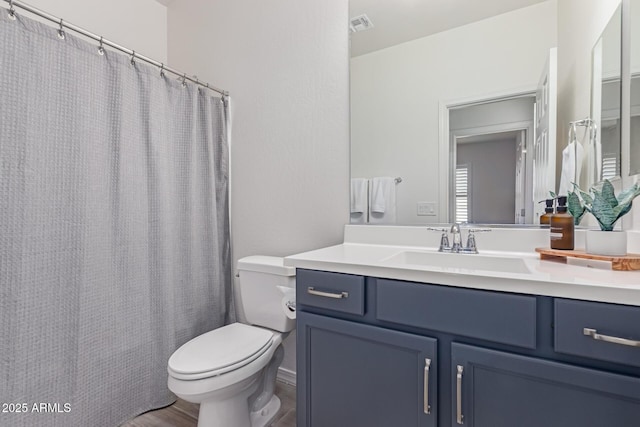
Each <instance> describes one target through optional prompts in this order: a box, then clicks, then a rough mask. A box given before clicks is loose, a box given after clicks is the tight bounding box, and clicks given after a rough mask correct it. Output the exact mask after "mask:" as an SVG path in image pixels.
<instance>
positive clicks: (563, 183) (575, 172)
mask: <svg viewBox="0 0 640 427" xmlns="http://www.w3.org/2000/svg"><path fill="white" fill-rule="evenodd" d="M576 151H577V159H576ZM583 158H584V149H583V148H582V144H580V143H579V142H575V141H572V142H570V143H569V145H567V146H566V147H565V149H564V150H562V172H561V174H560V188H559V189H558V194H560V195H562V196H566V195H568V194H569V192H570V191H573V184H572V182H575V183H576V184H578V183H579V181H580V173H581V172H582V159H583ZM576 160H577V161H576Z"/></svg>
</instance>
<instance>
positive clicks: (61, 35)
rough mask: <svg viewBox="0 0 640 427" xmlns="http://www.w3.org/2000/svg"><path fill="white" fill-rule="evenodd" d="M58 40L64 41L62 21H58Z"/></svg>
mask: <svg viewBox="0 0 640 427" xmlns="http://www.w3.org/2000/svg"><path fill="white" fill-rule="evenodd" d="M58 38H60V40H64V38H65V34H64V24H63V23H62V19H60V29H59V30H58Z"/></svg>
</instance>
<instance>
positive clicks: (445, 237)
mask: <svg viewBox="0 0 640 427" xmlns="http://www.w3.org/2000/svg"><path fill="white" fill-rule="evenodd" d="M428 230H432V231H441V232H442V235H441V236H440V247H439V248H438V252H447V253H456V254H459V253H462V254H477V253H478V246H477V245H476V235H475V233H477V232H484V231H491V229H489V228H470V229H469V232H468V234H467V244H466V246H462V232H461V229H460V223H457V222H456V223H454V224H452V225H451V229H450V230H448V232H449V233H451V240H452V241H453V243H452V244H451V245H449V234H448V233H447V229H446V228H432V227H428Z"/></svg>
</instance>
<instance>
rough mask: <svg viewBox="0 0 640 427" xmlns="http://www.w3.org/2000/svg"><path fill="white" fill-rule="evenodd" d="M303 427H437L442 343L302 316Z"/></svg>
mask: <svg viewBox="0 0 640 427" xmlns="http://www.w3.org/2000/svg"><path fill="white" fill-rule="evenodd" d="M297 346H298V351H297V355H298V360H297V364H298V366H297V372H298V375H297V378H298V385H297V393H298V408H297V417H298V420H297V421H298V426H299V427H302V426H307V427H347V426H348V427H390V426H402V427H412V426H420V427H435V426H436V425H437V417H438V411H437V409H438V401H437V395H438V392H437V390H438V384H437V382H438V379H437V341H436V340H435V339H432V338H426V337H421V336H417V335H412V334H407V333H404V332H397V331H392V330H388V329H383V328H379V327H374V326H369V325H363V324H357V323H353V322H348V321H344V320H339V319H333V318H329V317H325V316H318V315H314V314H310V313H305V312H298V318H297Z"/></svg>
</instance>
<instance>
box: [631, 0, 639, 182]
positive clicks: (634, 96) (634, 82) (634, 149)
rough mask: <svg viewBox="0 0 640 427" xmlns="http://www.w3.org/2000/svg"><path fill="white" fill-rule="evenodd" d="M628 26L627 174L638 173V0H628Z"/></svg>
mask: <svg viewBox="0 0 640 427" xmlns="http://www.w3.org/2000/svg"><path fill="white" fill-rule="evenodd" d="M629 14H630V16H629V24H630V25H629V28H630V30H631V44H630V49H629V50H628V51H630V53H631V55H630V59H629V63H630V64H629V65H630V68H631V73H630V76H631V97H630V103H631V110H630V112H631V118H630V121H629V122H630V123H629V124H630V127H631V136H630V149H629V151H630V153H629V154H630V155H629V160H630V161H629V174H630V175H636V174H640V0H630V7H629Z"/></svg>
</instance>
